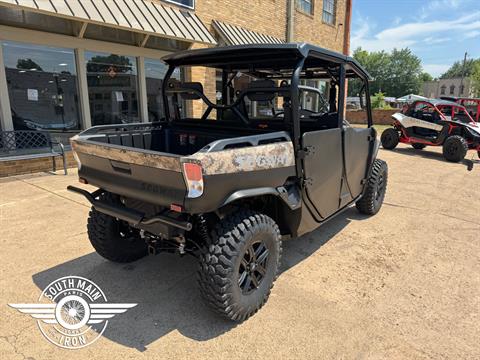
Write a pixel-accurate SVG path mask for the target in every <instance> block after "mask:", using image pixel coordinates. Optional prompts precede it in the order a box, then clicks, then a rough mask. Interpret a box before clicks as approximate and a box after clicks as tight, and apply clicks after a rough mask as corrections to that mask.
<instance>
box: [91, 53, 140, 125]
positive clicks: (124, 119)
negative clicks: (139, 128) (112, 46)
mask: <svg viewBox="0 0 480 360" xmlns="http://www.w3.org/2000/svg"><path fill="white" fill-rule="evenodd" d="M85 61H86V66H87V83H88V98H89V103H90V115H91V119H92V125H104V124H124V123H132V122H139V121H140V119H139V112H138V99H137V96H138V95H137V94H138V91H137V90H138V89H137V65H136V59H135V57H133V56H123V55H115V54H106V53H96V52H85Z"/></svg>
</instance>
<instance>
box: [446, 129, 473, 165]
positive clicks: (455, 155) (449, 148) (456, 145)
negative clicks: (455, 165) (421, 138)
mask: <svg viewBox="0 0 480 360" xmlns="http://www.w3.org/2000/svg"><path fill="white" fill-rule="evenodd" d="M467 151H468V144H467V142H466V140H465V139H464V138H463V137H461V136H459V135H453V136H450V137H448V138H447V140H445V142H444V143H443V157H444V158H445V159H446V160H448V161H451V162H460V161H462V160H463V159H464V158H465V156H466V155H467Z"/></svg>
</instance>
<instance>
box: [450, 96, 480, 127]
mask: <svg viewBox="0 0 480 360" xmlns="http://www.w3.org/2000/svg"><path fill="white" fill-rule="evenodd" d="M441 99H443V100H449V101H453V102H456V103H458V104H460V105H463V106H465V109H467V112H468V113H469V114H470V116H471V117H472V119H473V120H475V122H477V123H480V99H479V98H465V97H448V96H442V97H441Z"/></svg>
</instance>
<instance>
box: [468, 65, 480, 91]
mask: <svg viewBox="0 0 480 360" xmlns="http://www.w3.org/2000/svg"><path fill="white" fill-rule="evenodd" d="M479 60H480V59H479ZM470 78H471V80H472V88H473V96H475V97H480V61H477V62H476V63H475V65H474V67H473V69H472V75H471V77H470Z"/></svg>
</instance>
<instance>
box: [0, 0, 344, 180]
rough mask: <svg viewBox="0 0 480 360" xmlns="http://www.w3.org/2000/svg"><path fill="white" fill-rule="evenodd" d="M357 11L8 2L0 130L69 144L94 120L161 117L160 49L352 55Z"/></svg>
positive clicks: (308, 1)
mask: <svg viewBox="0 0 480 360" xmlns="http://www.w3.org/2000/svg"><path fill="white" fill-rule="evenodd" d="M350 17H351V0H250V1H243V2H238V1H233V0H164V1H162V0H155V1H153V0H105V1H103V0H88V1H80V0H68V1H65V0H49V1H46V0H31V1H20V0H6V1H4V0H0V130H3V131H11V130H30V129H40V130H45V131H49V132H50V133H51V135H52V137H53V138H55V139H57V140H59V141H61V142H63V143H65V144H68V138H69V137H71V136H72V135H73V134H75V133H77V132H78V131H80V130H82V129H85V128H88V127H90V126H93V125H102V124H115V123H126V122H148V121H154V120H156V119H158V118H160V117H161V116H162V114H163V110H162V100H161V96H160V95H161V94H160V93H159V89H160V88H161V83H162V77H163V75H164V73H165V71H166V67H165V65H164V64H163V63H162V62H161V60H160V58H161V57H162V56H164V55H166V54H168V53H172V52H175V51H181V50H185V49H189V48H201V47H211V46H218V45H237V44H248V43H279V42H303V41H306V42H310V43H313V44H315V45H319V46H322V47H325V48H328V49H331V50H334V51H337V52H343V53H346V54H347V53H348V51H349V36H350ZM178 76H185V77H190V78H191V79H194V80H196V81H202V82H205V83H207V82H206V80H207V79H211V78H212V77H213V78H215V76H218V74H215V73H211V72H210V73H209V72H208V71H198V72H197V73H194V74H178ZM212 84H213V85H212ZM208 86H210V88H209V87H208ZM208 86H206V88H205V91H206V92H207V93H209V95H212V96H215V95H214V92H215V88H214V87H215V84H214V82H210V85H208ZM193 111H194V109H193ZM1 146H2V145H1V142H0V154H1ZM30 162H31V163H32V164H35V166H32V169H34V170H36V171H38V170H39V168H41V165H39V164H41V163H42V162H44V163H45V168H46V169H48V167H49V165H50V162H49V160H35V161H30ZM18 163H19V162H18V161H17V162H15V164H18ZM7 165H8V166H7ZM2 167H3V168H7V167H8V169H10V170H9V171H8V174H11V173H13V170H12V169H14V168H15V166H13V165H12V163H11V162H10V163H8V164H7V163H6V162H5V161H2V158H1V155H0V176H2V175H6V172H5V171H3V172H2ZM23 167H25V164H23ZM27 168H28V166H27ZM22 171H24V170H22Z"/></svg>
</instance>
